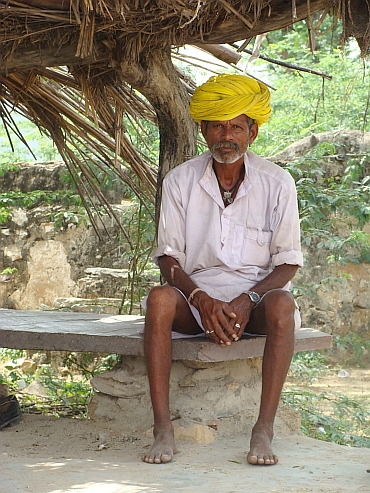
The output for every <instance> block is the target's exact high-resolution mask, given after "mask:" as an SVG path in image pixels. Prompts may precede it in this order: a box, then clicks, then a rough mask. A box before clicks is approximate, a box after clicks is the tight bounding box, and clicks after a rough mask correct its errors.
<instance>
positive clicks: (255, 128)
mask: <svg viewBox="0 0 370 493" xmlns="http://www.w3.org/2000/svg"><path fill="white" fill-rule="evenodd" d="M257 135H258V125H257V123H254V124H253V125H252V127H251V128H250V129H249V145H251V144H253V142H254V141H255V140H256V138H257Z"/></svg>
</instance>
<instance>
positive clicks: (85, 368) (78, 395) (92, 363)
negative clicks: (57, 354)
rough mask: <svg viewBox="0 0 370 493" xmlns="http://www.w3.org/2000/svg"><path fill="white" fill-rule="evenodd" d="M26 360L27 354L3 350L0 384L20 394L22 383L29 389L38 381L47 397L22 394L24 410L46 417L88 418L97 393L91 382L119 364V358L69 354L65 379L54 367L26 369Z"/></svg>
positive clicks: (44, 365) (1, 350) (113, 355)
mask: <svg viewBox="0 0 370 493" xmlns="http://www.w3.org/2000/svg"><path fill="white" fill-rule="evenodd" d="M25 357H26V352H25V351H19V350H14V349H4V348H0V362H2V363H3V364H2V373H0V383H3V384H6V385H7V386H8V387H9V390H10V391H11V392H13V393H16V392H17V390H18V383H19V381H24V383H25V384H26V385H27V386H28V385H30V384H31V383H32V382H34V381H37V382H38V383H39V384H41V385H42V386H43V387H44V388H45V389H46V390H47V396H46V397H37V396H36V395H28V394H21V395H20V399H21V402H22V406H23V408H26V409H27V410H28V412H42V413H43V414H53V415H55V416H61V415H76V416H78V415H79V416H86V413H87V404H88V402H89V400H90V399H91V395H92V392H93V389H92V387H91V385H90V379H91V378H92V377H93V376H94V375H97V374H98V373H102V372H103V371H108V370H111V369H112V368H113V366H114V365H115V364H116V363H117V362H118V361H119V359H120V356H118V355H116V354H107V355H104V356H103V355H98V354H94V353H79V354H76V353H67V355H66V357H65V359H64V361H63V364H64V365H65V368H66V369H68V370H69V371H65V372H64V373H63V375H61V373H60V372H59V371H58V369H56V368H54V367H52V366H51V365H50V364H43V365H39V366H38V367H37V369H36V371H35V370H34V369H32V371H31V370H27V369H22V367H21V363H22V361H23V359H24V358H25Z"/></svg>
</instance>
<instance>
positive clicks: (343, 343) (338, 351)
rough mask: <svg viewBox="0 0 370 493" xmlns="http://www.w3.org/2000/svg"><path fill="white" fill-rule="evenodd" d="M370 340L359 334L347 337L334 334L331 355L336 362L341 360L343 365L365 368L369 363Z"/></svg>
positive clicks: (351, 334)
mask: <svg viewBox="0 0 370 493" xmlns="http://www.w3.org/2000/svg"><path fill="white" fill-rule="evenodd" d="M369 351H370V340H369V339H364V338H363V337H361V335H360V334H358V333H357V332H349V333H348V334H346V335H345V336H341V335H338V334H333V347H332V348H331V349H330V353H329V355H330V356H331V358H333V359H334V361H336V360H338V359H340V360H341V363H342V364H345V365H347V364H350V365H352V366H360V367H364V366H365V365H366V364H367V363H368V354H369Z"/></svg>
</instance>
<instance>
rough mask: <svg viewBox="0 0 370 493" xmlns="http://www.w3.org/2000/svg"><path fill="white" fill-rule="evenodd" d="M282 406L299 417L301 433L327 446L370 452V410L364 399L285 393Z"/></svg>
mask: <svg viewBox="0 0 370 493" xmlns="http://www.w3.org/2000/svg"><path fill="white" fill-rule="evenodd" d="M282 401H283V402H284V404H286V405H288V406H290V407H292V408H293V409H295V410H297V411H299V412H300V414H301V415H302V432H303V433H304V434H305V435H307V436H310V437H311V438H316V439H318V440H323V441H326V442H333V443H337V444H338V445H349V446H352V447H369V448H370V419H369V418H370V409H369V405H368V402H367V399H350V398H348V397H346V396H342V395H330V394H323V393H320V394H315V393H314V392H311V391H309V390H302V389H299V388H294V387H292V388H290V389H285V390H284V391H283V393H282Z"/></svg>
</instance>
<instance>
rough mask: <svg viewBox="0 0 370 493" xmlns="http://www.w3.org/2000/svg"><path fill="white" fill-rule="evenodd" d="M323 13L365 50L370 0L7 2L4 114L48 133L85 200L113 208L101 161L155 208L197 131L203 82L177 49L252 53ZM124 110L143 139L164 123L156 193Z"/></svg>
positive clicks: (0, 25)
mask: <svg viewBox="0 0 370 493" xmlns="http://www.w3.org/2000/svg"><path fill="white" fill-rule="evenodd" d="M317 11H322V17H324V16H326V15H328V14H330V15H332V16H334V18H335V17H340V18H341V19H342V21H343V38H344V39H345V38H347V37H349V36H352V35H353V36H355V37H356V39H357V40H358V42H359V45H360V47H361V50H362V53H363V54H365V53H366V52H367V50H368V48H369V45H370V28H369V2H368V0H348V1H345V0H291V1H286V0H22V1H12V0H0V117H1V118H2V119H3V122H4V123H5V125H6V127H7V128H8V129H10V130H13V131H15V132H17V129H16V125H15V122H14V120H13V118H12V111H13V108H16V110H17V111H19V112H20V113H22V114H23V115H25V116H26V117H27V118H29V119H30V120H32V121H34V122H36V124H38V126H39V127H40V128H41V129H42V130H43V131H45V132H47V133H48V134H49V135H50V136H51V137H52V139H53V140H54V142H55V144H56V146H57V147H58V150H59V152H60V153H61V155H62V157H63V159H64V160H65V162H66V164H67V166H69V169H70V171H71V173H72V175H73V176H74V178H75V181H76V183H77V185H78V187H79V189H80V192H81V194H82V195H83V196H85V197H89V195H90V194H91V193H92V192H91V190H93V194H95V199H94V198H93V197H91V200H92V202H94V201H95V202H96V200H98V201H100V202H102V203H104V198H103V197H102V196H101V194H100V193H99V187H98V185H97V184H98V178H97V176H96V166H97V167H98V168H99V169H101V170H102V171H103V172H107V170H110V171H113V172H114V173H116V174H117V175H118V176H119V178H120V179H122V180H123V181H125V182H126V183H128V184H129V186H130V187H131V188H132V189H133V190H134V191H135V193H136V194H137V195H138V196H139V197H141V198H142V199H143V200H144V201H147V200H149V201H152V202H154V200H155V194H156V188H157V192H158V186H159V185H160V183H161V179H162V178H163V175H164V174H165V173H166V172H167V170H168V169H169V168H171V167H172V166H174V165H176V164H178V163H179V162H180V161H181V160H182V159H183V158H185V157H187V155H191V154H192V152H193V151H194V148H195V147H194V146H195V135H196V129H195V127H194V126H192V123H191V122H190V121H189V117H186V116H185V113H187V111H186V107H187V106H186V105H187V101H188V97H189V94H190V93H191V92H192V90H193V89H194V86H193V84H192V81H191V80H189V79H187V78H185V77H184V76H183V74H181V73H179V71H178V70H176V69H175V68H174V67H173V66H172V64H171V63H170V50H171V48H173V47H178V46H182V45H184V44H193V45H198V46H199V45H201V46H204V47H205V48H206V49H208V50H211V51H212V47H213V48H215V45H217V44H220V43H233V42H235V41H244V43H243V44H244V46H245V45H247V43H248V41H249V40H250V39H251V38H253V37H254V36H256V35H258V34H261V33H264V32H267V31H272V30H275V29H280V28H283V27H285V26H288V25H290V24H292V23H293V22H295V21H297V20H300V19H304V18H307V24H308V27H309V29H310V28H311V23H310V16H311V15H312V14H313V13H314V12H317ZM320 22H321V21H320ZM217 56H221V55H217ZM66 67H68V69H67V68H66ZM133 88H135V89H136V90H135V91H133ZM123 115H126V118H129V119H130V121H131V122H132V124H133V125H134V126H136V128H137V130H138V134H139V135H141V136H142V137H143V140H144V141H145V139H146V136H145V131H144V129H143V128H142V125H141V123H140V122H141V121H142V119H145V120H149V121H153V122H158V125H159V128H160V132H161V154H160V156H161V157H160V163H159V164H160V173H159V181H158V184H159V185H157V187H156V173H157V169H156V163H153V162H151V160H150V159H149V158H148V156H147V155H145V153H144V154H143V152H142V151H139V150H138V149H136V147H135V146H134V145H133V144H132V142H131V141H130V138H129V136H128V135H127V134H126V133H125V129H124V127H123V123H122V118H123ZM187 118H188V119H187ZM177 120H179V122H178V127H177V128H176V125H173V124H172V123H173V122H175V121H177ZM169 126H170V127H171V131H172V134H171V139H168V138H166V139H165V138H164V135H167V133H166V132H167V131H166V129H168V127H169ZM184 128H187V133H188V134H189V135H188V136H187V137H186V138H187V139H188V141H186V138H185V140H184V141H182V140H181V139H182V136H181V133H184ZM167 137H168V136H167ZM82 148H84V150H81V149H82ZM91 161H93V162H94V166H93V167H89V164H88V163H89V162H91ZM86 163H87V164H86ZM132 173H133V174H134V175H135V176H136V177H137V180H133V178H132V176H133V175H132ZM138 183H139V185H138ZM157 198H158V195H157ZM105 205H106V207H107V209H108V211H109V212H110V213H111V214H113V211H112V210H110V209H109V205H108V204H105Z"/></svg>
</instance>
